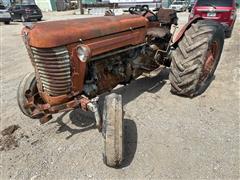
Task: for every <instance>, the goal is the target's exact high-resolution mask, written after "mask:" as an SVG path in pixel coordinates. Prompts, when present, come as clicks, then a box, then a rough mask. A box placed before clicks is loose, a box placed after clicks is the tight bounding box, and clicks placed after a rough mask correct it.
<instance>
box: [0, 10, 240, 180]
mask: <svg viewBox="0 0 240 180" xmlns="http://www.w3.org/2000/svg"><path fill="white" fill-rule="evenodd" d="M44 17H45V19H47V20H55V19H68V18H72V17H76V16H74V15H71V12H67V13H45V14H44ZM179 18H180V23H181V24H184V23H186V21H187V13H181V14H180V15H179ZM21 28H22V25H21V23H19V22H15V23H11V25H7V26H6V25H0V33H1V36H0V37H1V39H0V41H1V67H0V72H1V76H0V79H1V94H0V96H1V102H2V103H1V119H0V121H1V127H0V130H2V129H4V128H6V127H8V126H9V125H13V124H16V125H18V126H20V128H19V129H17V130H16V131H15V132H14V135H15V137H16V140H17V142H18V147H15V148H12V149H11V150H8V151H0V153H1V164H0V169H1V174H0V177H1V179H10V178H11V179H31V180H33V179H200V178H201V179H202V178H203V179H239V178H240V177H239V117H240V113H239V108H240V63H239V62H240V56H239V52H240V46H239V39H240V23H239V19H238V22H237V23H236V25H235V28H234V32H233V36H232V38H231V39H226V40H225V46H224V51H223V54H222V57H221V61H220V64H219V66H218V69H217V71H216V73H215V79H214V80H213V81H212V83H211V85H210V87H209V88H208V90H207V91H206V92H205V93H204V94H203V95H201V96H199V97H197V98H194V99H188V98H182V97H178V96H174V95H172V94H171V93H170V92H169V90H170V84H169V80H168V74H167V73H166V72H163V73H162V74H161V75H160V76H158V77H155V78H152V79H145V78H140V79H138V80H137V81H134V82H133V83H132V84H130V85H128V86H127V87H119V88H117V89H115V90H114V91H116V92H118V93H120V94H122V95H123V102H124V110H125V116H124V122H125V138H126V150H125V151H126V160H125V161H124V165H123V168H119V169H112V168H109V167H106V166H105V165H104V164H103V163H102V154H101V152H102V148H103V144H102V137H101V134H100V133H98V131H97V130H96V129H94V128H93V127H92V123H93V121H94V119H93V115H92V114H91V113H83V112H81V111H80V110H75V111H72V112H68V113H63V114H57V115H55V116H54V119H53V120H51V121H50V122H49V123H47V124H44V125H40V124H39V122H38V121H37V120H32V119H29V118H27V117H25V116H24V115H23V114H22V113H21V112H20V110H19V109H18V106H17V100H16V92H17V87H18V84H19V82H20V80H21V79H22V77H23V76H24V75H25V74H26V73H27V72H32V71H33V68H32V66H31V64H30V60H29V58H28V56H27V52H26V49H25V47H24V45H23V42H22V39H21V36H20V31H21ZM152 87H154V88H152Z"/></svg>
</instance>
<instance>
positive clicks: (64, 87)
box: [31, 47, 71, 96]
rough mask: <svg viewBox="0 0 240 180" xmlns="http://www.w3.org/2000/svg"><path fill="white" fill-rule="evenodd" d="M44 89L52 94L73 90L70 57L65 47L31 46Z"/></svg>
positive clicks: (61, 93) (56, 94)
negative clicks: (46, 47) (45, 47)
mask: <svg viewBox="0 0 240 180" xmlns="http://www.w3.org/2000/svg"><path fill="white" fill-rule="evenodd" d="M31 49H32V54H33V58H34V62H35V65H36V69H37V71H38V73H39V75H40V80H41V83H42V85H43V90H44V91H46V92H47V93H48V94H50V95H52V96H58V95H63V94H66V93H69V92H70V91H71V70H70V57H69V54H68V50H67V49H66V48H65V47H58V48H49V49H39V48H33V47H32V48H31Z"/></svg>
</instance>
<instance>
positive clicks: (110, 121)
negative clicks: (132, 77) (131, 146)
mask: <svg viewBox="0 0 240 180" xmlns="http://www.w3.org/2000/svg"><path fill="white" fill-rule="evenodd" d="M102 134H103V138H104V152H103V158H104V163H105V164H106V165H107V166H110V167H118V166H120V165H121V163H122V161H123V145H124V143H123V108H122V96H121V95H117V94H110V95H108V96H106V98H105V102H104V109H103V126H102Z"/></svg>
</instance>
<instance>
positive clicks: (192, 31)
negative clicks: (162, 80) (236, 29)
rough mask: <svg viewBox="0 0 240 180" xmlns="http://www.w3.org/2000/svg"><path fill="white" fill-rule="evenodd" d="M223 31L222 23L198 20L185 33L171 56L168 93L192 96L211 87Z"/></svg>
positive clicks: (219, 55)
mask: <svg viewBox="0 0 240 180" xmlns="http://www.w3.org/2000/svg"><path fill="white" fill-rule="evenodd" d="M223 44H224V30H223V27H222V25H221V24H219V23H218V22H215V21H211V20H200V21H198V22H197V23H195V24H192V25H191V27H190V28H189V29H188V30H187V31H186V32H185V34H184V37H183V38H182V39H181V40H180V42H179V43H178V47H177V48H176V50H174V51H173V53H172V55H171V56H172V63H171V72H170V74H169V79H170V82H171V92H172V93H174V94H177V95H182V96H187V97H194V96H197V95H200V94H201V93H203V92H204V91H205V90H206V88H207V87H208V86H209V84H210V82H211V81H210V80H211V78H212V76H213V74H214V72H215V70H216V67H217V65H218V62H219V59H220V57H221V53H222V49H223Z"/></svg>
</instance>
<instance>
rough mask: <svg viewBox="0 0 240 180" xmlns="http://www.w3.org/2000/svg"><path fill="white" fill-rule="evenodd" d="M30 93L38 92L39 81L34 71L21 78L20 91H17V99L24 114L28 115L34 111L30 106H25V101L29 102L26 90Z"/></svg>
mask: <svg viewBox="0 0 240 180" xmlns="http://www.w3.org/2000/svg"><path fill="white" fill-rule="evenodd" d="M27 91H29V92H28V93H29V94H30V95H34V94H36V93H37V81H36V77H35V74H34V73H28V74H26V75H25V76H24V78H23V79H22V80H21V82H20V84H19V86H18V91H17V101H18V106H19V108H20V110H21V111H22V113H23V114H25V115H26V116H28V117H31V115H32V111H31V109H30V108H26V107H25V103H26V102H27V97H26V92H27Z"/></svg>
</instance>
